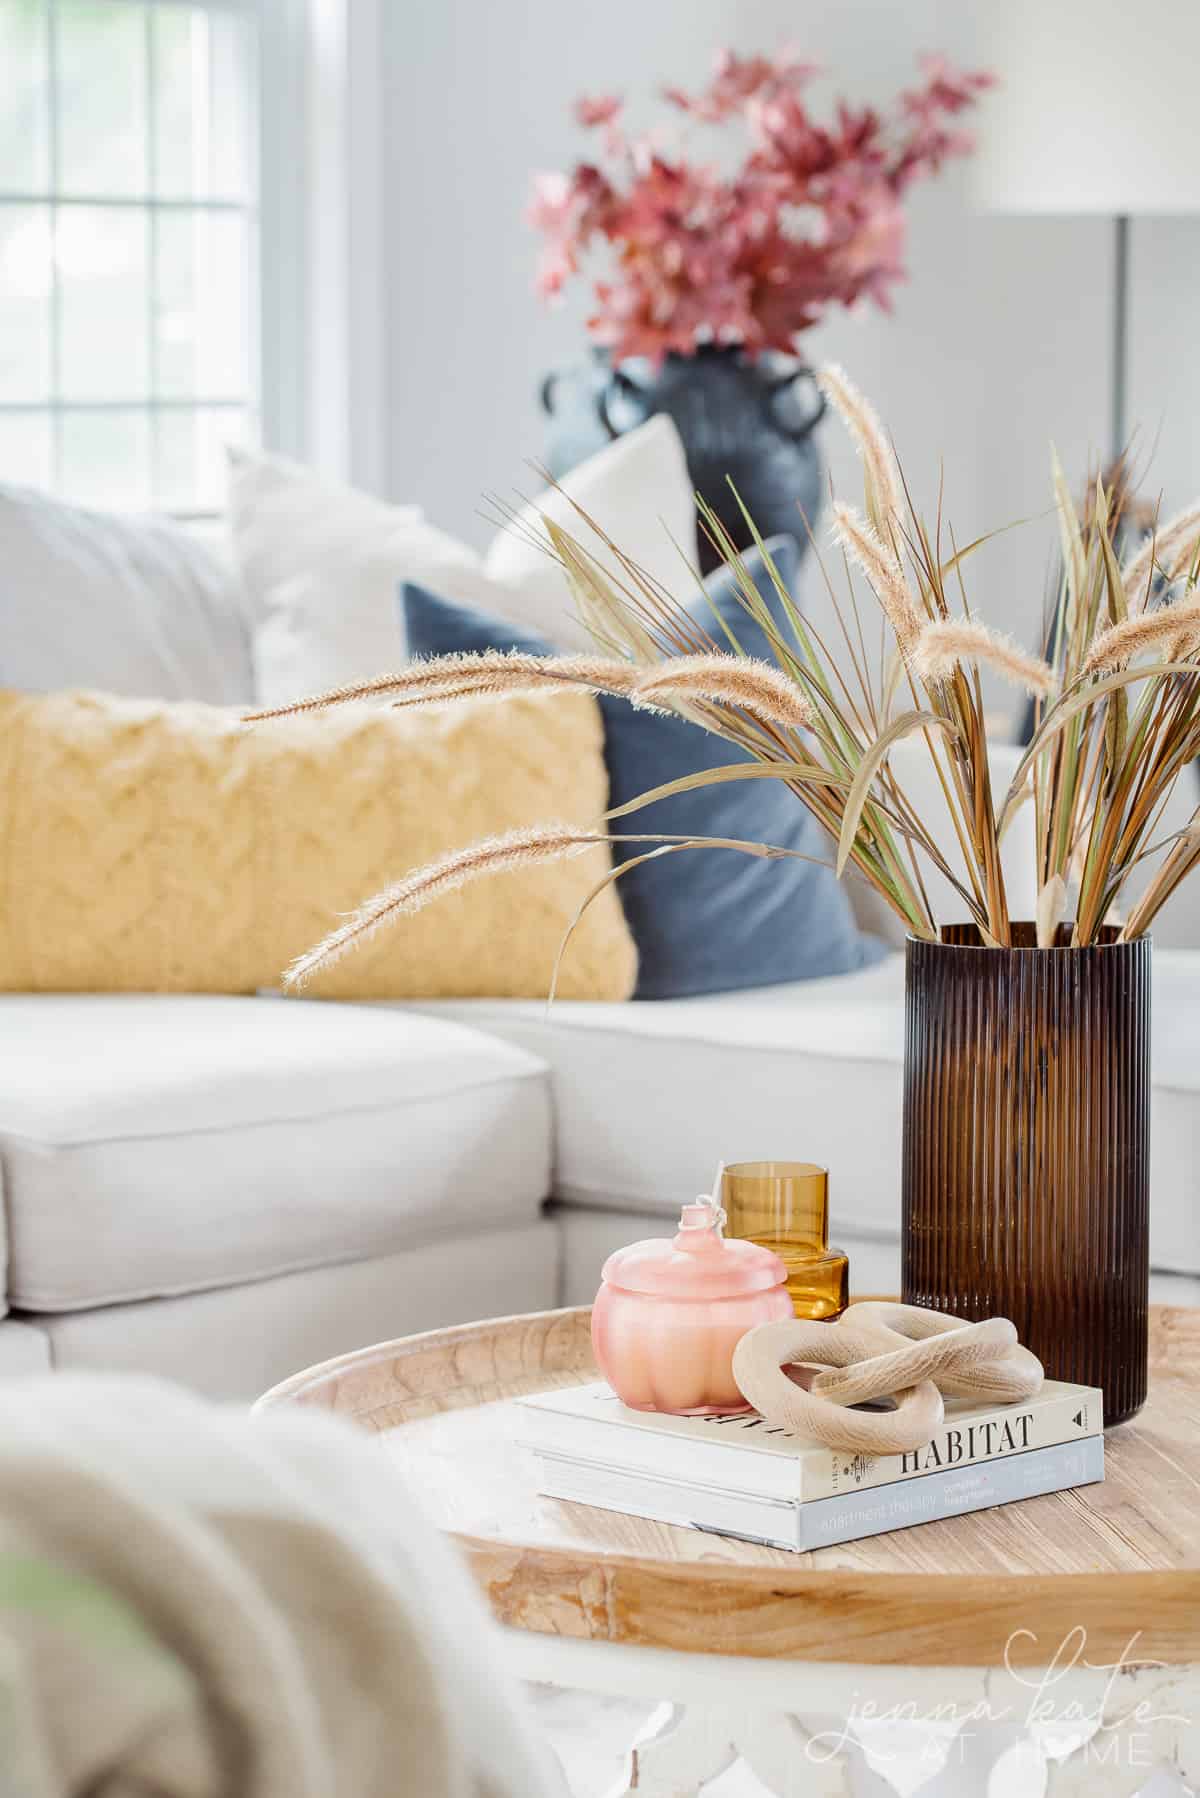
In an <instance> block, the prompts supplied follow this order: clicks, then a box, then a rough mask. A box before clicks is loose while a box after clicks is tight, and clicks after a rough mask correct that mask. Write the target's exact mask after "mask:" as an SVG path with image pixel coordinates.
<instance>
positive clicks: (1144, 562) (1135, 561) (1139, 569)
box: [1121, 505, 1200, 612]
mask: <svg viewBox="0 0 1200 1798" xmlns="http://www.w3.org/2000/svg"><path fill="white" fill-rule="evenodd" d="M1197 549H1200V505H1196V506H1188V507H1186V508H1185V509H1184V511H1182V512H1177V513H1176V514H1175V517H1174V518H1172V519H1169V520H1168V521H1167V523H1166V524H1164V525H1163V526H1162V527H1161V528H1160V529H1159V530H1156V531H1155V532H1154V534H1153V535H1152V536H1150V537H1147V539H1146V541H1145V543H1143V544H1142V546H1141V548H1140V549H1139V550H1137V551H1136V553H1135V554H1134V556H1133V558H1132V560H1131V561H1129V562H1128V563H1126V565H1125V568H1124V569H1123V570H1122V574H1121V581H1122V584H1123V586H1124V588H1125V599H1126V602H1127V604H1128V606H1129V609H1130V611H1131V612H1132V611H1140V610H1142V609H1143V608H1144V607H1145V605H1146V601H1147V599H1148V598H1149V595H1150V589H1151V587H1152V585H1153V572H1154V569H1155V567H1158V568H1160V569H1162V571H1163V572H1164V574H1165V575H1166V577H1167V579H1168V580H1170V581H1176V580H1178V579H1179V577H1180V576H1181V575H1183V574H1186V573H1187V571H1188V569H1189V568H1190V567H1191V564H1192V561H1193V559H1194V557H1195V555H1196V552H1197Z"/></svg>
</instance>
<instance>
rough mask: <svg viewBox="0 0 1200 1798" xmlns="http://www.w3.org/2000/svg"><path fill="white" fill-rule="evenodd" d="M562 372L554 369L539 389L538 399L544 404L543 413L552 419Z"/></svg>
mask: <svg viewBox="0 0 1200 1798" xmlns="http://www.w3.org/2000/svg"><path fill="white" fill-rule="evenodd" d="M560 372H561V371H560V370H559V369H557V368H552V369H551V370H550V373H549V374H548V375H546V376H545V377H544V379H543V381H542V384H541V386H540V387H539V388H538V399H539V400H540V401H541V403H542V411H543V412H545V413H546V415H547V416H548V417H550V418H553V417H554V389H555V388H556V387H557V386H558V380H559V374H560Z"/></svg>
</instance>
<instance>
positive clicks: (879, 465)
mask: <svg viewBox="0 0 1200 1798" xmlns="http://www.w3.org/2000/svg"><path fill="white" fill-rule="evenodd" d="M817 386H818V387H819V388H820V390H821V392H822V393H823V394H824V395H825V398H826V399H827V400H828V401H829V403H830V405H831V406H832V407H833V408H834V410H835V411H836V412H837V413H838V415H839V417H840V418H841V420H842V423H843V424H844V425H845V427H846V429H847V430H848V431H849V433H850V435H851V437H852V438H853V439H854V442H855V444H856V446H857V449H858V453H859V455H860V456H861V457H862V465H863V482H864V485H865V488H866V497H867V509H868V511H869V512H870V513H871V516H872V520H873V523H874V526H875V529H876V530H877V531H879V532H880V533H881V535H883V536H884V537H885V538H890V536H891V531H892V526H893V524H894V523H895V521H896V520H898V519H899V518H901V517H902V516H903V514H904V487H903V483H902V482H901V479H900V468H899V464H898V463H897V461H896V456H895V452H894V451H893V449H892V446H891V444H890V443H889V442H888V440H887V437H886V435H885V433H884V429H883V426H882V424H880V422H879V414H878V413H877V412H876V410H875V408H874V406H872V405H871V403H870V401H869V400H867V399H864V398H863V396H862V394H861V393H860V392H859V391H858V388H857V387H856V386H855V385H854V383H853V381H852V380H851V379H850V377H849V375H848V374H847V373H846V371H845V369H844V368H842V367H840V366H839V365H838V363H836V362H827V363H826V364H825V366H824V367H823V368H819V369H818V370H817Z"/></svg>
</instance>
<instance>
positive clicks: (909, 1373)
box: [733, 1300, 1043, 1455]
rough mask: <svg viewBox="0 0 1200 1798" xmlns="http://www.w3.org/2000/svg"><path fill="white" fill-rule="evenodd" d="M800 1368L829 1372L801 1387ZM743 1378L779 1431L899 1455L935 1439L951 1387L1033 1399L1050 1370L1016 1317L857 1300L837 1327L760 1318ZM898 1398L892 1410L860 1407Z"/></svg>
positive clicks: (744, 1351)
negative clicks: (795, 1371) (1027, 1344)
mask: <svg viewBox="0 0 1200 1798" xmlns="http://www.w3.org/2000/svg"><path fill="white" fill-rule="evenodd" d="M799 1367H804V1368H807V1369H811V1368H813V1367H818V1368H821V1369H823V1370H824V1371H823V1372H820V1373H818V1374H816V1376H815V1377H814V1378H812V1379H811V1380H810V1381H809V1382H808V1383H807V1384H806V1385H801V1384H799V1383H798V1382H797V1380H796V1379H795V1378H794V1377H792V1376H791V1375H790V1374H789V1373H788V1372H787V1369H789V1368H799ZM733 1377H734V1379H735V1380H736V1381H737V1384H738V1387H739V1389H740V1390H741V1392H742V1394H743V1396H744V1397H745V1399H746V1400H747V1402H748V1403H749V1404H751V1405H753V1406H754V1408H755V1410H756V1411H759V1412H761V1414H762V1415H763V1417H764V1418H766V1420H767V1422H768V1423H770V1424H774V1425H775V1426H776V1427H777V1428H781V1429H786V1430H791V1431H794V1432H795V1434H797V1435H799V1436H808V1437H811V1438H813V1439H815V1440H816V1441H818V1442H823V1443H825V1445H826V1446H827V1447H828V1448H836V1449H853V1450H857V1451H861V1452H863V1453H866V1454H873V1455H899V1454H906V1453H908V1452H909V1451H910V1450H912V1449H916V1448H921V1447H923V1445H924V1444H925V1443H927V1442H928V1441H929V1440H930V1438H931V1436H932V1435H933V1433H934V1431H935V1430H936V1429H937V1427H938V1425H939V1424H940V1423H941V1421H942V1418H943V1416H944V1415H945V1407H944V1405H943V1402H942V1394H943V1393H952V1394H954V1395H955V1396H960V1397H969V1398H972V1399H975V1400H976V1401H977V1402H978V1403H980V1404H988V1403H991V1404H997V1405H1007V1404H1013V1403H1015V1402H1016V1401H1017V1400H1019V1399H1025V1398H1030V1397H1032V1395H1033V1394H1034V1393H1035V1392H1037V1391H1038V1389H1039V1388H1040V1386H1041V1384H1042V1378H1043V1374H1042V1364H1041V1362H1040V1361H1039V1360H1038V1359H1037V1356H1036V1355H1032V1354H1030V1352H1029V1350H1028V1349H1025V1348H1022V1347H1021V1344H1020V1343H1019V1342H1018V1341H1017V1332H1016V1329H1015V1328H1014V1326H1013V1325H1012V1324H1011V1323H1010V1322H1009V1320H1008V1319H1007V1318H1006V1317H989V1318H987V1319H986V1320H985V1321H984V1322H983V1323H974V1324H973V1323H968V1322H967V1320H966V1319H965V1318H962V1317H951V1316H949V1315H948V1314H947V1313H945V1312H941V1311H927V1310H925V1309H924V1308H923V1307H920V1306H917V1305H895V1304H884V1303H880V1302H876V1301H870V1300H868V1301H863V1302H862V1303H860V1304H857V1305H850V1306H848V1307H847V1309H846V1310H845V1311H844V1312H843V1313H842V1315H841V1317H840V1318H839V1319H838V1321H837V1323H834V1324H827V1323H810V1322H805V1321H803V1320H801V1319H791V1318H788V1319H785V1320H783V1321H782V1322H779V1323H768V1324H760V1325H759V1326H758V1328H757V1329H754V1330H750V1331H748V1332H747V1333H746V1335H745V1336H743V1337H742V1340H741V1341H740V1342H739V1343H738V1345H737V1348H736V1349H735V1350H734V1356H733ZM888 1398H890V1399H893V1400H894V1401H895V1402H894V1408H893V1409H891V1410H882V1411H858V1410H853V1409H851V1408H850V1407H852V1406H855V1405H865V1404H869V1403H871V1402H872V1401H875V1400H880V1399H888Z"/></svg>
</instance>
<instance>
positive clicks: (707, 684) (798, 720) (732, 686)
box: [631, 655, 815, 730]
mask: <svg viewBox="0 0 1200 1798" xmlns="http://www.w3.org/2000/svg"><path fill="white" fill-rule="evenodd" d="M631 697H632V699H633V703H634V705H635V706H641V707H643V708H646V709H649V708H651V707H655V708H657V707H658V705H659V704H660V702H662V701H664V700H673V699H674V700H680V699H682V700H689V699H690V700H697V699H699V700H710V701H712V702H715V703H716V704H717V705H726V706H737V707H738V709H739V710H740V711H743V712H748V713H749V714H750V715H751V717H754V718H760V719H762V720H763V722H764V723H766V724H784V725H791V726H792V727H793V728H794V729H796V730H806V729H809V728H810V727H811V726H812V725H813V724H814V722H815V714H814V712H813V709H812V707H811V705H810V704H809V703H808V701H807V699H806V698H805V697H804V694H803V693H802V692H801V690H800V688H799V687H798V686H797V684H796V682H795V681H794V680H792V679H791V678H790V677H789V676H788V675H786V674H785V673H784V672H783V670H782V669H780V668H772V667H771V666H770V665H769V664H768V663H767V662H757V661H754V660H753V659H752V658H751V657H748V656H731V655H712V656H674V657H672V659H671V660H670V661H668V662H664V663H663V664H662V666H661V667H659V668H656V669H655V670H654V671H653V672H652V673H650V674H642V675H640V676H639V677H638V680H637V681H636V683H635V685H634V687H633V689H632V694H631Z"/></svg>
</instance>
